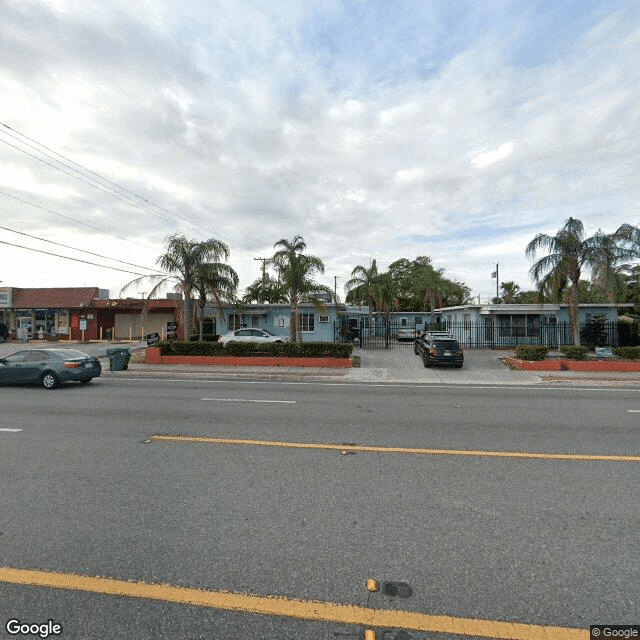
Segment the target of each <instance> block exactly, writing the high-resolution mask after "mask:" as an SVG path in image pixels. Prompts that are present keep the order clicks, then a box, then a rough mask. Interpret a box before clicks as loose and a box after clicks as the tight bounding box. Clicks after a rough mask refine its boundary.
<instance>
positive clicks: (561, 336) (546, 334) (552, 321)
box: [437, 303, 633, 347]
mask: <svg viewBox="0 0 640 640" xmlns="http://www.w3.org/2000/svg"><path fill="white" fill-rule="evenodd" d="M632 308H633V304H631V303H624V304H613V303H611V304H581V305H580V307H579V312H578V323H579V325H580V328H581V329H584V327H585V326H586V324H587V323H589V322H590V321H591V320H594V319H596V318H598V319H601V320H602V321H603V323H604V324H605V326H606V327H607V329H608V331H609V332H610V334H611V335H610V339H609V342H610V344H611V345H612V346H615V345H616V344H617V342H618V333H617V331H616V330H615V327H616V320H617V318H618V316H619V315H621V314H623V313H624V312H625V311H629V310H631V309H632ZM437 312H438V313H439V314H440V319H439V322H440V324H441V325H442V327H443V329H445V330H447V331H450V332H451V333H452V334H453V335H454V336H455V337H456V339H457V340H458V341H459V342H460V343H461V344H463V345H465V346H468V347H474V346H514V345H518V344H543V345H547V346H550V347H556V346H559V345H563V344H572V335H571V325H570V321H569V310H568V305H566V304H485V305H482V304H468V305H461V306H457V307H442V308H440V309H437Z"/></svg>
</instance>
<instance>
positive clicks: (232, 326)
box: [228, 313, 242, 331]
mask: <svg viewBox="0 0 640 640" xmlns="http://www.w3.org/2000/svg"><path fill="white" fill-rule="evenodd" d="M228 323H229V331H235V330H236V329H239V328H240V326H241V325H242V317H241V316H240V315H239V314H238V313H230V314H229V320H228Z"/></svg>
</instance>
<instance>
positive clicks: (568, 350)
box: [560, 344, 589, 360]
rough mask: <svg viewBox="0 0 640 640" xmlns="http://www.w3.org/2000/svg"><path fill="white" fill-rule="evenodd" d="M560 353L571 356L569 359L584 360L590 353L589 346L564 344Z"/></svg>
mask: <svg viewBox="0 0 640 640" xmlns="http://www.w3.org/2000/svg"><path fill="white" fill-rule="evenodd" d="M560 353H562V354H563V355H565V356H566V357H567V358H569V360H584V359H585V358H586V357H587V353H589V347H584V346H579V347H576V346H575V345H572V344H563V345H562V346H561V347H560Z"/></svg>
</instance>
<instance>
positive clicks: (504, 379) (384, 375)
mask: <svg viewBox="0 0 640 640" xmlns="http://www.w3.org/2000/svg"><path fill="white" fill-rule="evenodd" d="M353 353H354V355H359V356H360V359H361V367H360V368H359V369H351V370H350V371H349V374H348V375H347V378H348V379H349V380H352V381H368V382H375V381H377V380H378V381H380V382H417V383H425V382H427V383H444V384H455V383H461V384H489V385H494V384H498V385H505V384H527V383H534V384H538V383H540V381H541V380H540V376H539V375H537V374H535V373H533V372H530V371H514V370H511V369H509V368H508V367H506V366H505V365H504V364H503V363H502V362H501V361H500V360H499V358H501V357H503V356H506V355H513V351H494V350H492V349H466V350H465V352H464V366H463V367H462V369H457V368H456V367H449V366H439V367H429V368H425V367H424V366H423V364H422V359H421V358H420V357H418V356H416V355H415V354H414V353H413V346H409V347H396V348H394V349H354V350H353Z"/></svg>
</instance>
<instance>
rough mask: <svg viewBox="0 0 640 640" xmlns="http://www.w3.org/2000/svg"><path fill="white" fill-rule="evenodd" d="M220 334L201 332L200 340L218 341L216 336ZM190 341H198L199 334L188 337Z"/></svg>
mask: <svg viewBox="0 0 640 640" xmlns="http://www.w3.org/2000/svg"><path fill="white" fill-rule="evenodd" d="M219 337H220V336H219V335H218V334H217V333H203V334H202V340H203V342H218V338H219ZM189 340H190V341H191V342H198V341H199V340H200V334H196V335H194V336H191V337H190V338H189Z"/></svg>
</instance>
